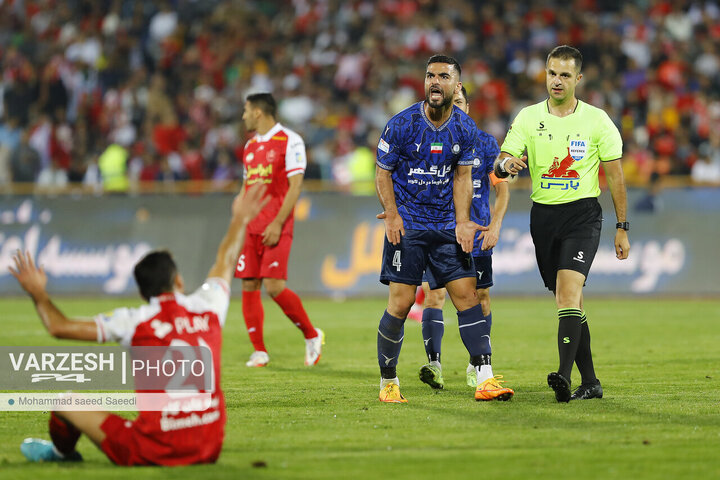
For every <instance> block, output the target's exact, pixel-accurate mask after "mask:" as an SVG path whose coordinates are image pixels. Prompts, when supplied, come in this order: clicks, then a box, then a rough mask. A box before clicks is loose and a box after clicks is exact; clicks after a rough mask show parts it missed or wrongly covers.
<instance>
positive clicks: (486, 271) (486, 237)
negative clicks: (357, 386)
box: [420, 87, 510, 396]
mask: <svg viewBox="0 0 720 480" xmlns="http://www.w3.org/2000/svg"><path fill="white" fill-rule="evenodd" d="M453 103H454V104H455V105H456V106H457V107H458V108H459V109H460V110H462V111H463V112H465V113H469V112H470V106H469V104H468V98H467V92H466V91H465V87H462V88H461V90H460V92H459V93H457V94H456V95H455V97H454V99H453ZM478 133H479V135H478V142H477V145H476V151H475V154H476V156H477V158H478V160H479V161H477V162H476V164H475V165H473V170H472V178H473V199H472V209H471V211H470V219H471V220H473V221H474V222H477V223H479V224H481V225H487V226H488V230H487V231H486V232H483V233H482V234H481V235H480V236H479V237H478V238H477V240H476V241H475V245H474V247H473V252H472V254H473V260H474V262H475V271H476V272H477V283H476V285H475V286H476V288H477V293H478V298H479V299H480V305H482V310H483V315H484V316H485V320H486V322H487V326H488V330H489V329H490V328H489V327H490V325H491V324H492V314H491V312H490V287H491V286H492V285H493V270H492V248H493V247H494V246H495V245H497V242H498V238H499V236H500V227H501V226H502V221H503V218H504V217H505V213H506V212H507V207H508V202H509V200H510V189H509V187H508V183H507V179H499V178H497V177H496V176H495V174H494V173H493V165H494V162H495V159H496V158H497V156H498V155H499V154H500V147H498V144H497V141H496V140H495V138H494V137H493V136H492V135H490V134H488V133H486V132H484V131H482V130H478ZM490 185H492V186H493V187H494V188H495V197H496V198H495V205H494V208H493V211H492V216H491V215H490ZM425 273H426V276H425V277H423V289H424V290H425V303H424V307H425V308H424V309H422V335H423V341H424V343H425V352H426V353H427V357H428V360H429V363H428V364H426V365H423V366H422V367H421V368H420V380H422V381H423V382H425V383H427V384H428V385H430V386H431V387H432V388H435V389H441V388H443V386H444V381H443V376H442V367H441V364H440V349H441V345H442V337H443V333H444V331H445V324H444V321H443V312H442V308H443V306H444V305H445V294H446V290H445V289H444V288H438V289H435V290H430V278H429V276H430V275H432V273H431V272H430V271H426V272H425ZM499 378H502V377H501V376H493V374H492V369H491V367H490V366H489V365H481V366H480V374H479V375H478V372H477V371H476V369H475V367H474V366H473V365H472V363H470V364H468V367H467V384H468V386H470V387H473V388H477V386H478V385H480V391H481V392H485V391H488V390H490V391H494V390H495V389H497V388H498V385H496V384H497V383H499V382H501V380H498V379H499ZM483 396H484V394H483Z"/></svg>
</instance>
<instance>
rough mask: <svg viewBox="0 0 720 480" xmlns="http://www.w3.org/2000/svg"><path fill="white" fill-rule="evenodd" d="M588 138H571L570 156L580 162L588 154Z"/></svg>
mask: <svg viewBox="0 0 720 480" xmlns="http://www.w3.org/2000/svg"><path fill="white" fill-rule="evenodd" d="M587 144H588V142H587V140H571V141H570V147H569V148H570V156H571V157H572V158H573V160H575V161H576V162H579V161H580V160H582V159H583V158H585V155H587Z"/></svg>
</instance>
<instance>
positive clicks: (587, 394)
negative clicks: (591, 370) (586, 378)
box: [570, 380, 603, 400]
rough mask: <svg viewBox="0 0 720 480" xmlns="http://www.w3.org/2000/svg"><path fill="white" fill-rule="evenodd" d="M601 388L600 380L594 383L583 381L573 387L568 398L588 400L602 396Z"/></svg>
mask: <svg viewBox="0 0 720 480" xmlns="http://www.w3.org/2000/svg"><path fill="white" fill-rule="evenodd" d="M602 396H603V389H602V386H601V385H600V380H598V381H597V382H596V383H583V384H581V385H580V386H579V387H578V388H576V389H575V391H574V392H573V394H572V396H570V400H588V399H590V398H602Z"/></svg>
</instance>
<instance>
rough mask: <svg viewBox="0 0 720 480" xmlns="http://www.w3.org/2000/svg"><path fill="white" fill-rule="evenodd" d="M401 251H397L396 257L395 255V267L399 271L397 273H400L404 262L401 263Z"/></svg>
mask: <svg viewBox="0 0 720 480" xmlns="http://www.w3.org/2000/svg"><path fill="white" fill-rule="evenodd" d="M400 253H401V252H400V250H395V255H393V262H392V264H393V267H395V268H396V269H397V271H398V272H399V271H400V267H402V262H401V261H400Z"/></svg>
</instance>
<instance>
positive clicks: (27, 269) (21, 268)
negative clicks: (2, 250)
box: [9, 250, 97, 340]
mask: <svg viewBox="0 0 720 480" xmlns="http://www.w3.org/2000/svg"><path fill="white" fill-rule="evenodd" d="M13 260H14V262H15V268H13V267H9V270H10V273H11V274H12V276H13V277H15V279H16V280H17V281H18V283H19V284H20V286H21V287H22V288H23V290H25V291H26V292H27V294H28V295H29V296H30V298H32V301H33V303H34V304H35V309H36V310H37V313H38V316H39V317H40V320H42V323H43V325H44V326H45V328H46V329H47V331H48V333H50V335H52V336H53V337H56V338H69V339H74V340H96V339H97V328H96V326H95V322H94V321H92V320H70V319H69V318H67V317H66V316H65V314H63V313H62V312H61V311H60V309H58V308H57V307H56V306H55V304H54V303H53V302H52V300H51V299H50V295H49V294H48V293H47V290H46V286H47V275H46V274H45V271H44V270H43V269H42V267H38V266H36V265H35V262H34V261H33V259H32V257H31V256H30V253H28V252H21V251H20V250H18V251H17V252H16V253H15V255H13Z"/></svg>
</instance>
